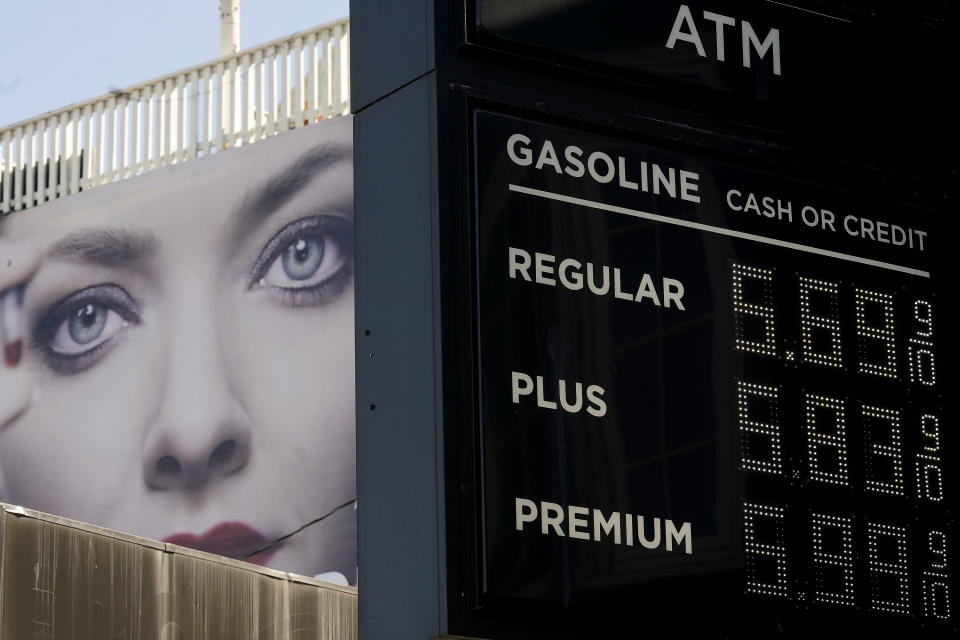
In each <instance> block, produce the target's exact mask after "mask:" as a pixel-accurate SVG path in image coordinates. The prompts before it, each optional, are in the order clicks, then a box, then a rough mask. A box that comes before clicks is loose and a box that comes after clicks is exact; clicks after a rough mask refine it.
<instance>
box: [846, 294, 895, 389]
mask: <svg viewBox="0 0 960 640" xmlns="http://www.w3.org/2000/svg"><path fill="white" fill-rule="evenodd" d="M854 302H855V305H856V311H857V343H858V346H859V350H860V354H859V355H860V357H859V358H858V359H857V367H858V369H859V371H860V372H861V373H871V374H873V375H877V376H883V377H884V378H896V377H897V344H896V339H895V335H896V334H895V332H894V306H893V296H892V295H890V294H889V293H880V292H879V291H867V290H865V289H857V290H856V291H855V292H854ZM876 316H879V318H877V317H876ZM878 319H879V320H881V321H880V322H879V323H878V322H876V320H878ZM871 320H873V322H871Z"/></svg>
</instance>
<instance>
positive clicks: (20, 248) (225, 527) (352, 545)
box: [0, 117, 357, 584]
mask: <svg viewBox="0 0 960 640" xmlns="http://www.w3.org/2000/svg"><path fill="white" fill-rule="evenodd" d="M352 154H353V148H352V120H351V119H350V118H349V117H343V118H335V119H333V120H330V121H327V122H323V123H320V124H319V125H317V126H311V127H306V128H304V129H298V130H296V131H291V132H288V133H284V134H282V135H279V136H276V137H272V138H269V139H266V140H263V141H260V142H258V143H257V144H255V145H251V146H245V147H242V148H238V149H232V150H229V151H226V152H220V153H215V154H212V155H209V156H207V157H204V158H200V159H197V160H193V161H190V162H186V163H181V164H176V165H173V166H168V167H165V168H161V169H157V170H155V171H151V172H148V173H146V174H144V175H141V176H136V177H133V178H131V179H128V180H125V181H121V182H117V183H114V184H106V185H102V186H98V187H97V188H96V189H92V190H90V191H87V192H85V193H80V194H78V195H75V196H70V197H68V198H63V199H59V200H54V201H51V202H47V203H44V204H43V205H42V206H39V207H37V208H35V209H30V210H26V211H22V212H18V213H13V214H11V215H9V216H7V217H6V218H4V219H3V220H2V221H0V255H2V256H3V265H2V268H0V312H2V315H0V317H2V319H3V322H2V327H3V343H4V362H3V363H2V366H0V389H2V390H3V393H2V394H0V395H2V396H3V399H2V401H0V501H3V502H7V503H11V504H16V505H21V506H24V507H28V508H31V509H36V510H39V511H43V512H47V513H51V514H56V515H60V516H64V517H67V518H72V519H76V520H80V521H83V522H87V523H92V524H95V525H100V526H103V527H108V528H110V529H115V530H119V531H122V532H126V533H132V534H135V535H139V536H144V537H147V538H152V539H156V540H162V541H167V542H172V543H175V544H179V545H184V546H187V547H191V548H194V549H199V550H202V551H207V552H212V553H217V554H221V555H225V556H228V557H231V558H237V559H242V560H246V561H248V562H254V563H256V564H259V565H262V566H267V567H272V568H275V569H279V570H283V571H290V572H294V573H298V574H302V575H307V576H317V577H320V578H321V579H326V580H330V581H333V582H340V583H344V584H346V583H349V584H356V580H357V569H356V567H357V553H356V504H355V502H356V500H355V498H356V456H355V449H356V436H355V429H354V423H355V407H354V353H353V344H354V343H353V341H354V333H353V331H354V327H353V325H354V323H353V299H354V298H353V160H352Z"/></svg>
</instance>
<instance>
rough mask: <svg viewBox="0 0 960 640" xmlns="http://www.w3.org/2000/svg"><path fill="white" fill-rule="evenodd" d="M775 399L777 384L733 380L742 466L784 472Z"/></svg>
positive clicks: (771, 471) (766, 471)
mask: <svg viewBox="0 0 960 640" xmlns="http://www.w3.org/2000/svg"><path fill="white" fill-rule="evenodd" d="M779 399H780V390H779V389H778V388H777V387H771V386H767V385H762V384H753V383H751V382H744V381H743V380H737V421H738V422H739V424H740V447H741V450H742V451H743V458H742V459H743V468H744V469H749V470H750V471H763V472H765V473H773V474H776V475H781V476H782V475H784V473H783V454H782V451H781V444H780V443H781V437H780V408H779Z"/></svg>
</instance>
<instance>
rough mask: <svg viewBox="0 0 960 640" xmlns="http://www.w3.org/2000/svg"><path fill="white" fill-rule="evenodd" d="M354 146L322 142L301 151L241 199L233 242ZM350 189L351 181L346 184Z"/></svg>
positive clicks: (347, 155)
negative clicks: (305, 151)
mask: <svg viewBox="0 0 960 640" xmlns="http://www.w3.org/2000/svg"><path fill="white" fill-rule="evenodd" d="M352 158H353V147H352V146H351V145H348V144H324V145H321V146H319V147H316V148H314V149H311V150H310V151H308V152H307V153H305V154H303V155H302V156H300V157H299V158H297V160H295V161H294V162H293V163H292V164H290V165H289V166H288V167H287V168H286V169H285V170H283V171H281V172H279V173H276V174H274V175H273V177H271V178H270V179H269V180H268V181H267V182H266V183H265V184H264V185H263V186H261V187H260V188H259V189H256V190H255V191H252V192H251V193H249V194H248V195H247V197H246V198H244V199H243V202H242V203H241V204H240V207H239V208H238V209H237V211H236V212H235V214H234V219H235V222H236V224H235V225H234V227H233V232H232V233H231V239H232V240H233V243H234V244H235V243H236V242H238V241H239V240H240V239H241V238H243V237H245V236H247V235H248V234H249V233H250V232H252V231H253V230H254V229H255V228H256V227H257V226H258V225H259V224H260V223H261V222H263V221H264V219H266V218H267V217H268V216H269V215H270V214H271V213H273V212H274V211H276V210H277V209H279V208H280V207H281V206H283V205H284V204H285V203H286V202H288V201H290V200H291V199H292V198H293V197H294V196H295V195H297V193H299V192H300V191H301V190H302V189H303V188H304V187H306V186H307V185H308V184H310V183H311V182H313V181H314V180H315V179H316V178H317V177H318V176H319V175H320V174H321V173H323V171H324V170H326V169H328V168H329V167H331V166H333V165H335V164H337V163H338V162H344V161H350V160H351V159H352ZM349 191H350V192H351V193H352V192H353V185H349Z"/></svg>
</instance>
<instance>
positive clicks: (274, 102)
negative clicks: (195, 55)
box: [0, 19, 350, 213]
mask: <svg viewBox="0 0 960 640" xmlns="http://www.w3.org/2000/svg"><path fill="white" fill-rule="evenodd" d="M349 38H350V24H349V20H347V19H343V20H339V21H337V22H332V23H329V24H325V25H321V26H319V27H316V28H314V29H309V30H306V31H300V32H297V33H295V34H293V35H292V36H289V37H286V38H281V39H279V40H274V41H273V42H268V43H267V44H264V45H261V46H258V47H255V48H252V49H247V50H244V51H240V52H238V53H236V54H233V55H229V56H225V57H223V58H220V59H218V60H214V61H213V62H209V63H207V64H202V65H199V66H196V67H191V68H189V69H184V70H182V71H178V72H176V73H172V74H170V75H166V76H163V77H161V78H157V79H155V80H151V81H150V82H145V83H143V84H138V85H136V86H133V87H129V88H127V89H124V90H122V91H114V92H112V93H110V94H108V95H104V96H100V97H99V98H94V99H93V100H88V101H86V102H81V103H78V104H74V105H71V106H69V107H66V108H65V109H60V110H57V111H52V112H50V113H47V114H44V115H42V116H40V117H38V118H32V119H30V120H25V121H23V122H18V123H16V124H13V125H11V126H8V127H2V128H0V213H8V212H10V211H16V210H19V209H26V208H29V207H33V206H36V205H38V204H40V203H42V202H44V201H47V200H52V199H54V198H59V197H63V196H66V195H69V194H72V193H77V192H78V191H83V190H84V189H91V188H94V187H96V186H98V185H101V184H105V183H108V182H114V181H116V180H123V179H126V178H129V177H132V176H136V175H139V174H141V173H143V172H144V171H149V170H151V169H154V168H156V167H161V166H164V165H167V164H174V163H178V162H186V161H188V160H190V159H192V158H196V157H198V156H203V155H207V154H210V153H216V152H217V151H221V150H224V149H229V148H231V147H235V146H241V145H245V144H250V143H253V142H256V141H257V140H260V139H262V138H265V137H266V136H270V135H273V134H276V133H280V132H281V131H286V130H288V129H292V128H295V127H302V126H305V125H308V124H311V123H314V122H318V121H320V120H322V119H325V118H330V117H333V116H337V115H344V114H347V113H349V112H350V78H349V68H350V60H349V52H350V45H349Z"/></svg>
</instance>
